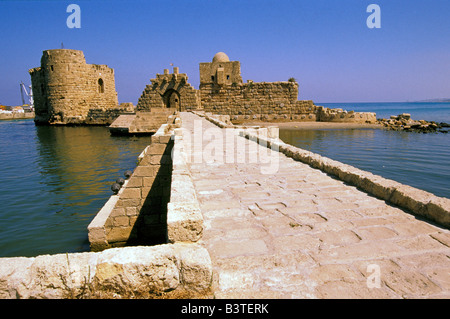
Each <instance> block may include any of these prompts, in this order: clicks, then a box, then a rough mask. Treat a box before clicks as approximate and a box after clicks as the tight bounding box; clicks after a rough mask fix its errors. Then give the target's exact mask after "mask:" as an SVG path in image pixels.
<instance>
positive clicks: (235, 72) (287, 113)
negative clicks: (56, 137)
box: [29, 49, 376, 127]
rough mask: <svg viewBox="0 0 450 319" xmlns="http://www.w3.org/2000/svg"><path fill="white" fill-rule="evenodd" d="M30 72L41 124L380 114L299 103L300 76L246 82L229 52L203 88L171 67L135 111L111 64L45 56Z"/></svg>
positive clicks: (61, 52) (209, 71) (367, 118)
mask: <svg viewBox="0 0 450 319" xmlns="http://www.w3.org/2000/svg"><path fill="white" fill-rule="evenodd" d="M29 72H30V75H31V80H32V86H33V92H34V94H35V110H36V117H35V122H36V123H37V124H111V123H112V122H113V121H114V120H115V119H116V118H118V117H119V116H120V115H126V114H128V115H130V113H134V114H135V116H134V117H131V116H130V117H129V119H128V122H129V123H128V125H131V126H132V125H134V124H131V122H132V121H136V120H137V119H139V120H140V121H141V122H145V121H151V118H152V117H155V116H156V114H160V113H163V114H170V112H171V111H190V110H192V111H194V110H195V111H204V112H207V113H213V114H219V115H227V116H230V120H231V121H232V122H233V123H234V124H239V123H243V122H252V121H255V122H258V121H264V122H267V121H269V122H282V121H295V122H297V121H327V122H328V121H333V122H355V123H375V122H376V115H375V113H365V112H364V113H359V112H353V111H349V112H347V111H345V110H342V109H328V108H324V107H322V106H317V105H315V104H314V103H313V101H310V100H307V101H304V100H298V89H299V86H298V83H297V82H296V81H295V80H294V79H290V80H289V81H284V82H253V81H251V80H248V81H247V82H246V83H244V82H243V80H242V76H241V66H240V62H239V61H230V59H229V58H228V56H227V55H226V54H225V53H223V52H219V53H217V54H215V55H214V57H213V59H212V62H204V63H200V86H199V89H195V88H194V87H193V86H192V85H191V84H189V83H188V76H187V75H186V74H185V73H180V72H179V68H178V67H174V68H173V73H170V72H169V70H168V69H165V70H164V73H163V74H156V78H153V79H151V80H150V81H151V84H148V85H146V87H145V88H144V91H143V92H142V95H141V97H140V98H139V100H138V103H137V106H136V108H135V109H134V107H133V106H132V104H131V103H126V104H121V105H118V99H117V92H116V90H115V80H114V70H113V69H111V68H109V67H107V66H106V65H95V64H86V61H85V58H84V55H83V52H82V51H77V50H68V49H57V50H47V51H44V52H43V56H42V59H41V66H40V67H38V68H34V69H31V70H30V71H29ZM122 121H123V119H122ZM159 124H161V123H159ZM134 126H135V125H134ZM153 126H154V127H156V126H158V127H159V125H156V126H155V125H153Z"/></svg>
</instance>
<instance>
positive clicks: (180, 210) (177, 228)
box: [167, 202, 203, 243]
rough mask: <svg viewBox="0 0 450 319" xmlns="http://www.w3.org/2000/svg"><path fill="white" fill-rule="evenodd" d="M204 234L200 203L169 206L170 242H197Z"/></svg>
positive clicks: (179, 203)
mask: <svg viewBox="0 0 450 319" xmlns="http://www.w3.org/2000/svg"><path fill="white" fill-rule="evenodd" d="M202 233H203V216H202V213H201V211H200V207H199V206H198V203H187V202H174V203H168V204H167V235H168V239H169V241H170V242H172V243H174V242H180V241H188V242H196V241H198V240H199V239H200V238H201V236H202Z"/></svg>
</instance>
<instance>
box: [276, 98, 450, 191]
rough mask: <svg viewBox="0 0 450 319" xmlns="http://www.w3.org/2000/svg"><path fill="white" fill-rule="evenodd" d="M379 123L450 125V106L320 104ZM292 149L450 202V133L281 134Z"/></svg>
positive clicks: (353, 131)
mask: <svg viewBox="0 0 450 319" xmlns="http://www.w3.org/2000/svg"><path fill="white" fill-rule="evenodd" d="M317 104H318V105H323V106H325V107H330V108H342V109H344V110H354V111H359V112H375V113H377V118H389V117H390V115H398V114H401V113H409V114H411V118H412V119H415V120H419V119H424V120H427V121H436V122H438V123H441V122H446V123H450V103H339V104H338V103H332V104H320V103H317ZM280 138H281V139H282V140H283V141H284V142H286V143H289V144H292V145H294V146H297V147H300V148H303V149H306V150H309V151H312V152H314V153H317V154H320V155H322V156H325V157H328V158H331V159H334V160H337V161H340V162H342V163H345V164H349V165H352V166H354V167H357V168H359V169H362V170H366V171H369V172H371V173H373V174H376V175H380V176H383V177H385V178H388V179H392V180H395V181H397V182H400V183H402V184H407V185H410V186H413V187H416V188H419V189H423V190H426V191H428V192H431V193H433V194H435V195H437V196H441V197H447V198H450V133H447V134H444V133H427V134H423V133H415V132H401V131H388V130H383V129H311V130H305V129H302V130H295V129H280Z"/></svg>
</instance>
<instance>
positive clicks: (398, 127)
mask: <svg viewBox="0 0 450 319" xmlns="http://www.w3.org/2000/svg"><path fill="white" fill-rule="evenodd" d="M377 123H379V124H381V125H383V127H385V128H386V129H388V130H394V131H406V132H417V133H448V132H449V129H450V124H448V123H443V122H442V123H437V122H434V121H431V122H427V121H425V120H419V121H417V120H413V119H411V115H410V114H408V113H403V114H399V115H397V116H395V115H392V116H391V117H390V118H389V119H378V120H377Z"/></svg>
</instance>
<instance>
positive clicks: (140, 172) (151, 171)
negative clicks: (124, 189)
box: [133, 165, 158, 184]
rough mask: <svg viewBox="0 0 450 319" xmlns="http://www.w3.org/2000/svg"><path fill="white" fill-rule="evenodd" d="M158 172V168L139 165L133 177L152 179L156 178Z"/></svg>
mask: <svg viewBox="0 0 450 319" xmlns="http://www.w3.org/2000/svg"><path fill="white" fill-rule="evenodd" d="M157 170H158V167H156V166H144V165H139V166H138V167H136V169H135V170H134V172H133V176H137V177H151V176H155V175H156V172H157ZM144 184H145V181H144Z"/></svg>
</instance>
